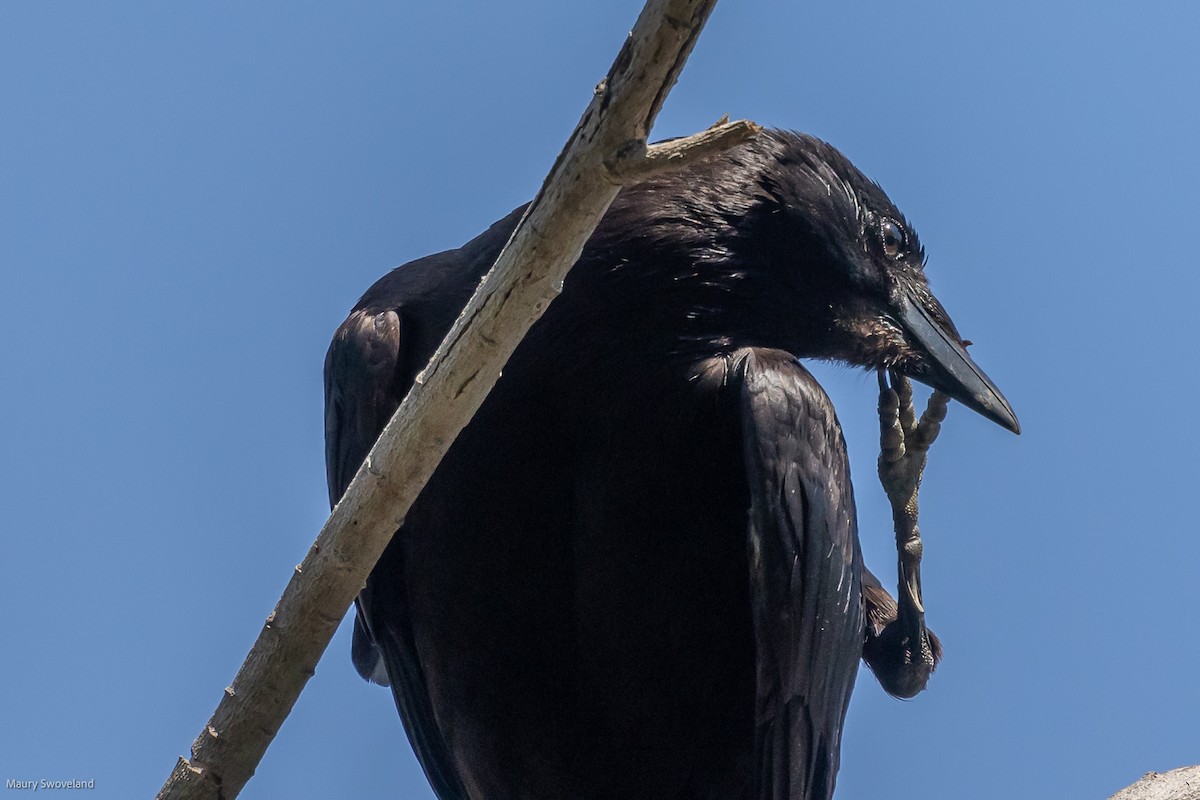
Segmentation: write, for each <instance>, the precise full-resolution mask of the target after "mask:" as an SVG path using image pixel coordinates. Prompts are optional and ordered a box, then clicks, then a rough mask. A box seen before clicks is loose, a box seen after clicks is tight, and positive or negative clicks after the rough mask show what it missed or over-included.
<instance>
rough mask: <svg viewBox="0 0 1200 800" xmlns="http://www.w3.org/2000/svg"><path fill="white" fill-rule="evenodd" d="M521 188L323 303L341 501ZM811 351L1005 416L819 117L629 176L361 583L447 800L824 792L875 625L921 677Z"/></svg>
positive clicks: (869, 188)
mask: <svg viewBox="0 0 1200 800" xmlns="http://www.w3.org/2000/svg"><path fill="white" fill-rule="evenodd" d="M522 210H523V209H517V210H516V211H514V212H513V213H511V214H509V215H508V216H507V217H505V218H504V219H502V220H500V221H499V222H497V223H495V224H494V225H493V226H492V227H491V228H490V229H489V230H487V231H486V232H485V233H483V234H481V235H480V236H478V237H477V238H475V239H473V240H472V241H470V242H468V243H467V244H466V245H464V246H463V247H461V248H459V249H457V250H451V251H447V252H444V253H439V254H437V255H432V256H428V257H426V258H422V259H418V260H416V261H413V262H411V263H409V264H405V265H404V266H402V267H399V268H398V269H395V270H393V271H392V272H391V273H389V274H388V275H386V276H385V277H384V278H382V279H381V280H380V281H379V282H378V283H376V284H375V285H374V286H372V287H371V288H370V289H369V290H368V291H367V293H366V294H365V295H363V297H362V299H361V300H360V301H359V303H358V305H357V306H355V308H354V310H353V311H352V312H351V314H350V316H349V318H348V319H347V320H346V322H345V323H343V325H342V326H341V327H340V328H339V329H338V331H337V333H336V335H335V336H334V340H333V344H332V345H331V347H330V349H329V353H328V356H327V359H326V362H325V386H326V395H325V399H326V417H325V424H326V442H327V445H326V446H327V451H326V456H327V465H328V474H329V494H330V500H331V501H336V500H337V499H338V498H339V497H340V496H341V494H342V492H343V491H344V490H345V488H346V486H347V484H348V483H349V481H350V479H351V478H352V477H353V476H354V473H355V471H356V470H357V469H358V467H359V465H360V464H361V462H362V460H363V458H364V457H365V455H366V453H367V452H368V450H369V449H370V447H371V445H372V444H373V443H374V441H375V439H376V437H377V436H378V434H379V432H380V431H381V429H382V428H383V426H384V424H385V423H386V422H387V420H388V419H389V417H390V416H391V414H392V412H393V411H394V410H395V408H396V406H397V404H398V403H399V401H400V400H401V398H402V397H403V395H404V394H405V392H406V391H407V390H408V388H409V386H410V385H412V383H413V380H414V377H415V376H416V374H417V373H418V372H419V371H420V370H421V369H422V368H423V367H424V366H425V364H426V362H427V360H428V359H429V357H430V355H431V354H432V352H433V350H434V348H435V347H436V345H437V344H438V342H439V341H440V340H441V339H442V337H443V335H444V334H445V333H446V332H447V330H448V329H449V327H450V325H451V323H452V322H453V321H454V319H455V317H456V316H457V314H458V312H459V310H460V309H461V308H462V307H463V305H464V304H465V303H466V301H467V299H468V298H469V296H470V295H471V293H472V291H473V290H474V289H475V287H476V285H477V284H478V283H479V280H480V278H481V277H482V276H483V275H484V273H485V272H486V270H487V269H488V268H489V266H490V265H491V264H492V262H493V261H494V259H495V258H496V256H497V254H498V253H499V251H500V249H501V248H502V246H503V245H504V243H505V241H506V240H507V239H508V237H509V234H510V233H511V232H512V230H513V228H514V226H515V225H516V224H517V221H518V220H519V218H520V216H521V213H522ZM802 358H817V359H832V360H837V361H842V362H846V363H849V364H855V365H861V366H863V367H867V368H871V369H878V370H884V369H887V370H891V371H892V374H893V376H894V377H896V378H897V379H902V376H911V377H913V378H915V379H917V380H919V381H922V382H924V383H926V384H928V385H930V386H932V387H934V388H935V389H939V390H941V391H943V392H945V393H947V394H948V395H950V396H952V397H954V398H956V399H958V400H960V401H961V402H963V403H965V404H966V405H968V406H969V407H971V408H973V409H974V410H976V411H978V412H979V413H981V414H983V415H984V416H986V417H988V418H989V419H992V420H993V421H995V422H997V423H999V424H1001V425H1003V426H1004V427H1006V428H1009V429H1011V430H1014V431H1016V430H1017V421H1016V418H1015V417H1014V415H1013V412H1012V410H1011V408H1010V407H1009V405H1008V403H1007V401H1005V399H1004V398H1003V396H1002V395H1001V394H1000V392H999V391H998V390H997V389H996V387H995V386H993V385H992V383H991V381H990V380H988V378H987V377H986V376H985V375H984V374H983V372H982V371H981V370H980V369H979V368H978V367H976V366H975V364H974V362H973V361H972V360H971V358H970V357H969V356H968V355H967V353H966V350H965V349H964V343H963V340H962V337H961V336H960V335H959V333H958V331H957V330H956V329H955V327H954V325H953V323H952V322H951V321H950V318H949V316H948V315H947V314H946V312H945V310H944V309H943V308H942V306H941V305H940V304H939V303H938V301H937V300H936V299H935V298H934V296H933V295H932V294H931V293H930V291H929V287H928V283H927V281H926V278H925V272H924V254H923V251H922V248H921V246H920V245H919V244H918V241H917V236H916V233H915V232H914V231H913V229H912V226H910V225H909V224H908V223H907V222H906V221H905V219H904V217H903V216H902V215H901V214H900V212H899V211H898V210H897V209H896V207H895V206H894V205H893V204H892V202H891V201H890V200H889V199H888V198H887V196H886V195H885V194H884V192H883V191H882V189H880V188H879V186H877V185H876V184H874V183H873V182H871V181H870V180H869V179H867V178H866V177H865V176H864V175H863V174H862V173H861V172H859V171H858V170H857V169H856V168H855V167H854V166H853V165H852V164H851V163H850V162H849V161H848V160H847V159H846V158H845V157H844V156H843V155H842V154H841V153H839V152H838V151H837V150H835V149H834V148H833V147H831V146H830V145H828V144H826V143H824V142H821V141H819V140H817V139H814V138H812V137H809V136H805V135H801V134H796V133H789V132H783V131H767V132H764V133H762V134H761V135H760V136H758V137H757V139H755V140H754V141H751V142H749V143H746V144H743V145H740V146H738V147H736V148H734V149H732V150H729V151H728V152H725V153H723V154H720V155H717V156H713V157H711V158H709V159H707V160H704V161H702V162H700V163H697V164H695V165H693V166H690V167H688V168H686V169H684V170H683V171H680V172H678V173H676V174H672V175H667V176H663V177H658V178H655V179H653V180H649V181H647V182H645V183H642V184H640V185H637V186H632V187H630V188H627V189H625V190H624V191H622V192H621V194H620V195H619V196H618V197H617V199H616V200H615V201H614V203H613V204H612V207H611V208H610V209H609V211H608V213H607V214H606V216H605V217H604V219H603V221H602V222H601V223H600V226H599V227H598V228H597V229H596V231H595V233H594V234H593V236H592V237H591V239H590V241H589V242H588V244H587V246H586V247H585V248H584V250H583V252H582V255H581V256H580V258H579V260H578V262H577V263H576V265H575V266H574V268H573V269H572V271H571V272H570V274H569V276H568V278H567V280H566V283H565V285H564V286H563V291H562V294H561V296H560V297H559V298H558V299H557V300H556V301H555V302H554V303H553V304H552V305H551V306H550V308H549V309H548V310H547V311H546V313H545V316H544V317H543V318H542V319H541V320H540V321H539V322H538V323H537V324H536V325H534V326H533V328H532V330H531V331H530V332H529V335H528V336H527V338H526V339H525V341H524V342H523V343H522V344H521V345H520V347H519V348H518V349H517V351H516V352H515V354H514V355H513V357H512V359H511V360H510V362H509V363H508V365H507V367H506V368H505V371H504V374H503V377H502V378H501V379H500V381H499V383H498V384H497V385H496V387H495V389H494V391H493V392H492V394H491V395H490V396H489V397H488V399H487V401H486V402H485V403H484V405H483V407H482V408H481V409H480V411H479V413H478V415H477V416H476V417H475V419H474V420H473V421H472V422H471V424H470V425H469V426H468V427H467V428H466V429H465V430H464V431H463V432H462V434H461V435H460V436H459V438H458V439H457V441H455V443H454V444H453V446H452V447H451V449H450V451H449V453H448V454H447V455H446V458H445V460H444V461H443V462H442V464H441V465H440V467H439V468H438V469H437V471H436V474H434V476H433V478H432V480H431V481H430V482H429V484H428V485H427V486H426V487H425V489H424V491H423V492H422V493H421V495H420V497H419V499H418V500H417V502H416V503H415V505H414V506H413V507H412V509H411V511H410V513H409V514H408V515H407V517H406V518H405V521H404V524H403V525H402V526H401V528H400V529H399V531H397V533H396V535H395V538H394V539H393V540H392V542H391V544H390V546H389V547H388V548H387V551H386V552H385V554H384V555H383V557H382V559H381V560H380V561H379V563H378V565H377V566H376V567H375V570H374V572H372V574H371V576H370V579H369V580H368V581H367V585H366V588H365V589H364V590H363V592H362V594H361V595H360V596H359V599H358V604H357V610H358V615H357V622H356V627H355V631H354V633H355V636H354V647H353V657H354V663H355V665H356V666H357V668H358V670H359V671H360V672H361V673H362V675H363V676H364V677H366V678H369V679H370V680H373V681H375V682H377V683H382V684H385V685H390V686H391V687H392V691H393V694H394V696H395V700H396V704H397V706H398V707H399V710H400V715H401V717H402V718H403V721H404V727H405V729H406V730H407V732H408V736H409V738H410V740H411V742H412V745H413V747H414V748H415V750H416V752H417V756H418V758H419V759H420V762H421V764H422V766H423V767H424V769H425V773H426V775H427V776H428V778H429V780H430V782H431V784H432V785H433V788H434V790H435V791H436V793H437V795H438V796H439V797H440V798H441V800H466V798H473V799H474V800H517V798H521V799H522V800H525V799H527V798H528V799H530V800H586V799H590V798H595V799H596V800H601V799H603V800H627V799H632V798H647V800H651V799H652V800H674V799H676V798H678V799H679V800H683V799H684V798H695V799H696V800H703V799H707V798H712V800H717V798H720V799H721V800H730V799H733V798H737V799H741V798H745V799H746V800H767V799H768V798H770V800H785V799H786V800H800V799H801V798H828V797H830V795H831V794H832V792H833V785H834V778H835V776H836V773H837V767H838V757H839V750H840V741H841V727H842V721H843V719H844V716H845V713H846V707H847V703H848V701H849V699H850V692H851V689H852V687H853V684H854V679H855V674H856V672H857V668H858V661H859V659H860V658H862V657H864V647H865V648H866V656H867V658H868V661H869V663H870V664H871V666H872V667H873V668H874V669H875V670H876V672H877V674H878V675H879V677H880V680H881V681H882V682H883V683H884V685H885V687H886V688H888V689H889V690H891V691H893V692H894V693H897V694H902V695H909V694H912V693H915V692H916V691H919V690H920V689H921V688H922V687H923V686H924V681H925V678H927V677H928V673H929V672H930V671H931V670H932V667H933V665H934V663H936V655H937V647H936V640H933V641H932V643H931V641H930V639H929V637H927V635H926V632H925V630H924V627H923V622H922V623H921V624H920V626H919V627H920V629H919V631H917V634H916V636H917V638H918V639H919V641H916V640H914V639H913V638H912V636H901V635H899V634H898V633H897V631H896V629H895V626H894V625H891V626H889V623H894V622H895V621H896V616H897V610H896V605H895V603H894V601H892V600H891V598H890V597H889V596H888V595H887V593H886V592H884V591H883V590H882V588H881V587H880V585H879V582H878V581H877V580H875V579H874V577H873V576H871V575H870V573H869V572H867V571H866V568H865V567H864V565H863V561H862V556H861V553H860V550H859V542H858V533H857V529H856V522H855V510H854V498H853V491H852V487H851V484H850V474H849V466H848V463H847V458H846V450H845V446H844V444H843V441H842V434H841V430H840V428H839V425H838V422H837V418H836V417H835V415H834V410H833V408H832V405H831V403H830V401H829V398H828V397H827V396H826V395H825V393H824V391H823V390H822V389H821V387H820V386H819V385H818V384H817V382H816V381H815V380H814V379H813V377H812V376H811V375H810V374H809V373H808V372H807V371H806V370H805V369H804V367H803V366H801V364H800V362H799V359H802ZM901 605H902V606H903V603H902V604H901ZM901 616H902V617H903V616H904V614H903V609H902V611H901ZM922 619H923V618H922ZM930 636H931V635H930Z"/></svg>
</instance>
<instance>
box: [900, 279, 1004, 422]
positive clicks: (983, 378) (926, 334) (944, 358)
mask: <svg viewBox="0 0 1200 800" xmlns="http://www.w3.org/2000/svg"><path fill="white" fill-rule="evenodd" d="M934 302H935V303H936V302H937V301H934ZM897 312H898V313H897V314H896V316H897V319H898V321H899V323H900V326H901V327H902V328H904V332H905V333H906V334H907V335H908V340H909V342H911V343H912V344H913V345H915V346H916V348H917V349H918V350H920V351H922V353H923V354H924V356H925V357H924V358H923V359H922V362H923V363H922V364H920V365H914V367H913V368H912V369H909V368H902V369H901V370H900V371H901V372H903V373H905V374H906V375H908V376H909V377H911V378H915V379H916V380H919V381H920V382H921V383H924V384H926V385H928V386H931V387H932V388H934V389H938V390H940V391H943V392H945V393H946V394H948V395H950V396H951V397H953V398H954V399H955V400H958V401H959V402H960V403H962V404H963V405H965V406H966V407H967V408H970V409H972V410H974V411H977V412H979V413H980V414H982V415H983V416H985V417H987V418H988V419H990V420H991V421H992V422H995V423H996V424H997V425H1000V426H1001V427H1004V428H1007V429H1009V430H1010V431H1012V432H1013V433H1017V434H1019V433H1020V432H1021V423H1019V422H1017V415H1016V414H1014V413H1013V410H1012V406H1010V405H1009V404H1008V401H1007V400H1005V399H1004V395H1002V394H1001V393H1000V390H999V389H997V388H996V385H995V384H994V383H992V381H991V379H990V378H988V376H987V375H986V374H985V373H984V371H983V370H981V369H980V368H979V366H978V365H977V364H976V363H975V362H974V361H972V360H971V357H970V356H969V355H967V349H966V348H965V347H963V345H962V342H961V340H960V338H959V336H958V334H957V332H956V331H954V330H953V327H954V326H953V325H952V324H951V325H949V329H947V327H946V326H944V325H942V324H939V323H938V322H937V321H936V320H935V319H934V318H933V316H932V314H931V313H930V311H929V309H928V308H926V306H925V304H924V303H922V302H921V301H920V300H918V299H916V298H914V297H912V296H910V295H909V294H908V293H905V294H904V297H903V299H902V300H901V302H900V307H899V308H898V309H897ZM947 322H949V319H948V318H947Z"/></svg>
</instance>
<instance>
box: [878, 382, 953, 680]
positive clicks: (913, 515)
mask: <svg viewBox="0 0 1200 800" xmlns="http://www.w3.org/2000/svg"><path fill="white" fill-rule="evenodd" d="M949 401H950V398H949V397H948V396H946V395H944V394H942V393H941V392H934V393H933V395H932V396H930V398H929V403H928V405H927V406H926V408H925V413H924V414H922V415H921V419H920V421H918V420H917V417H916V411H915V410H914V409H913V402H912V385H911V384H910V383H909V382H908V379H907V378H905V377H904V376H903V375H900V374H899V373H897V372H892V373H891V386H889V385H888V378H887V376H886V375H885V374H884V371H883V370H880V371H879V423H880V455H879V480H880V482H881V483H882V484H883V489H884V491H885V492H886V493H887V497H888V500H889V502H890V503H891V506H892V523H893V525H894V527H895V531H896V555H897V560H898V567H899V586H898V590H897V596H898V597H899V598H900V599H899V602H896V601H895V600H893V599H892V598H891V596H889V595H888V593H887V591H885V590H884V588H883V586H882V585H881V584H880V583H879V580H878V579H877V578H876V577H875V576H874V575H872V574H870V572H867V573H866V575H865V576H864V579H863V599H864V602H865V604H866V610H867V639H866V642H865V644H864V647H863V658H864V660H866V662H867V665H868V666H869V667H871V670H872V671H873V672H874V673H875V677H876V678H878V679H879V682H880V684H882V685H883V688H884V689H885V690H887V691H888V692H889V693H891V694H894V695H896V696H897V697H912V696H913V695H915V694H917V693H918V692H920V691H921V690H922V689H924V688H925V685H926V683H928V681H929V676H930V675H931V674H932V673H933V671H934V669H936V668H937V664H938V661H939V660H941V657H942V647H941V643H940V642H939V641H938V639H937V637H936V636H934V635H933V633H932V632H931V631H929V630H928V629H927V628H926V627H925V605H924V602H923V600H922V597H921V550H922V545H921V531H920V528H918V526H917V493H918V490H919V489H920V487H921V476H922V474H923V473H924V471H925V460H926V457H927V455H928V452H929V448H930V446H931V445H932V444H933V442H934V440H935V439H936V438H937V435H938V432H939V431H940V430H941V424H942V420H944V419H945V418H946V407H947V404H948V403H949Z"/></svg>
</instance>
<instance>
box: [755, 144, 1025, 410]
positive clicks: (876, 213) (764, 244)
mask: <svg viewBox="0 0 1200 800" xmlns="http://www.w3.org/2000/svg"><path fill="white" fill-rule="evenodd" d="M750 147H751V148H752V152H754V151H757V154H758V156H759V160H758V164H757V165H756V166H757V168H756V169H755V170H754V171H753V174H755V176H756V179H755V185H754V187H753V189H752V190H750V193H751V194H752V195H753V196H754V197H755V198H756V201H755V203H754V204H753V207H752V208H750V209H748V210H747V212H746V214H745V216H744V217H743V218H742V220H741V223H740V224H741V226H744V227H745V231H746V232H747V234H748V235H747V241H752V242H753V243H754V244H753V256H752V258H753V259H754V260H755V261H757V262H758V263H759V264H760V269H763V270H764V271H766V270H769V271H770V272H771V273H772V274H773V275H774V276H775V279H776V280H777V281H781V283H780V284H779V285H780V287H781V289H782V292H781V293H782V294H783V295H785V296H786V297H787V298H788V302H789V303H791V304H792V305H793V306H794V307H795V308H796V314H797V316H798V317H802V318H803V323H802V324H803V332H802V335H800V336H799V337H798V340H799V343H801V344H802V346H803V348H804V349H805V350H807V352H804V353H799V355H806V356H812V357H818V358H830V359H837V360H840V361H846V362H849V363H851V364H857V365H861V366H864V367H868V368H881V367H887V368H890V369H894V370H897V371H899V372H900V373H903V374H905V375H908V376H910V377H912V378H914V379H916V380H918V381H921V382H922V383H925V384H927V385H929V386H931V387H933V388H935V389H940V390H941V391H943V392H945V393H946V394H948V395H950V396H951V397H953V398H955V399H956V400H959V401H960V402H962V403H964V404H965V405H967V406H968V407H970V408H972V409H974V410H975V411H977V412H979V413H980V414H982V415H983V416H985V417H987V418H988V419H991V420H993V421H994V422H996V423H998V424H1000V425H1002V426H1003V427H1005V428H1008V429H1009V430H1011V431H1013V432H1019V431H1020V426H1019V424H1018V422H1017V418H1016V416H1015V415H1014V414H1013V411H1012V408H1011V406H1009V404H1008V401H1007V400H1005V399H1004V395H1002V394H1001V393H1000V390H999V389H997V388H996V386H995V385H994V384H993V383H992V382H991V380H990V379H989V378H988V377H987V375H986V374H984V372H983V370H981V369H980V368H979V367H978V366H977V365H976V364H975V362H974V361H973V360H972V359H971V357H970V356H969V355H968V354H967V351H966V344H967V343H966V342H965V341H964V340H963V338H962V336H961V335H960V334H959V332H958V329H957V328H955V326H954V323H953V322H952V321H951V320H950V316H949V315H948V314H947V313H946V310H945V309H944V308H943V307H942V304H941V303H940V302H938V300H937V298H936V297H934V296H933V294H932V293H931V292H930V290H929V282H928V280H927V279H926V277H925V253H924V250H923V249H922V247H921V244H920V242H919V241H918V239H917V234H916V232H915V231H914V230H913V228H912V226H911V225H910V224H909V223H908V221H907V220H905V218H904V216H903V215H902V214H901V213H900V211H899V210H898V209H897V208H896V206H895V205H894V204H893V203H892V201H891V200H889V199H888V196H887V195H886V194H885V193H884V192H883V190H882V189H881V188H880V187H879V186H878V185H877V184H875V183H874V182H873V181H871V180H869V179H868V178H867V177H866V176H865V175H863V174H862V173H861V172H859V170H858V169H857V168H856V167H855V166H854V165H853V164H851V163H850V161H849V160H848V159H847V158H846V157H845V156H843V155H842V154H841V153H839V152H838V151H837V150H835V149H834V148H833V147H831V146H830V145H828V144H826V143H824V142H822V141H819V140H817V139H814V138H812V137H809V136H804V135H800V134H794V133H786V132H779V131H771V132H767V133H764V134H763V136H762V138H761V141H759V142H756V143H753V144H752V145H751V146H750ZM743 174H745V173H743ZM743 191H745V190H743Z"/></svg>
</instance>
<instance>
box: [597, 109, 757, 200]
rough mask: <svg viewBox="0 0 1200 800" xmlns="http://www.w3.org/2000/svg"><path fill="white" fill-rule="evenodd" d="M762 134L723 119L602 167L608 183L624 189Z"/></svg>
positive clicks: (622, 155)
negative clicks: (609, 180)
mask: <svg viewBox="0 0 1200 800" xmlns="http://www.w3.org/2000/svg"><path fill="white" fill-rule="evenodd" d="M761 130H762V126H760V125H756V124H754V123H753V122H749V121H747V120H744V119H739V120H738V121H736V122H730V121H729V117H728V116H725V117H722V118H721V119H719V120H717V121H716V122H715V123H713V125H712V127H710V128H708V129H707V130H703V131H701V132H700V133H694V134H692V135H691V136H684V137H683V138H680V139H671V140H670V141H666V142H658V143H657V144H652V145H650V146H648V147H647V146H646V144H645V142H642V147H641V148H640V150H639V151H638V152H635V153H629V152H625V153H620V154H618V156H617V157H616V158H615V159H613V160H611V161H609V162H608V163H607V164H606V166H607V167H608V173H609V175H610V176H611V178H612V180H613V181H614V182H616V183H619V184H622V185H626V184H630V183H637V182H639V181H644V180H646V179H647V178H650V177H653V176H655V175H658V174H661V173H663V172H670V171H672V170H676V169H679V167H681V166H682V165H683V164H684V162H685V161H688V160H693V161H694V160H699V159H703V158H707V157H708V156H710V155H712V154H714V153H718V152H720V151H722V150H728V149H729V148H731V147H733V146H734V145H738V144H741V143H742V142H745V141H747V140H749V139H753V138H754V137H755V136H757V135H758V133H759V131H761Z"/></svg>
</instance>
